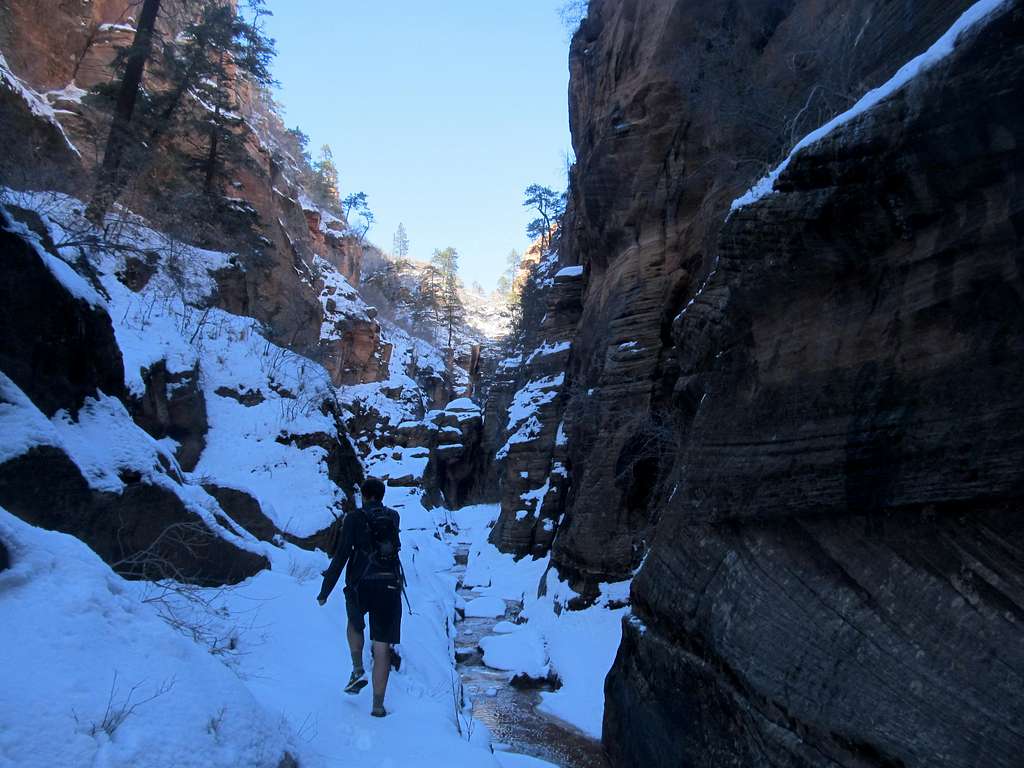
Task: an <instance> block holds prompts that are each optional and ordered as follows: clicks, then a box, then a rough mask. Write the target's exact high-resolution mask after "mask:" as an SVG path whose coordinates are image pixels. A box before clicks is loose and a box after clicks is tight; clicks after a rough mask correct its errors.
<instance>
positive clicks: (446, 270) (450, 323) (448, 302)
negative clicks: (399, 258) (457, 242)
mask: <svg viewBox="0 0 1024 768" xmlns="http://www.w3.org/2000/svg"><path fill="white" fill-rule="evenodd" d="M430 262H431V265H432V266H433V267H434V268H435V269H436V270H437V273H438V275H439V276H440V278H441V285H440V295H439V297H438V298H439V300H438V308H439V311H440V318H439V320H440V325H441V327H442V328H444V329H445V331H447V336H448V344H447V348H448V350H449V352H450V353H451V352H454V348H455V346H454V340H455V331H456V329H457V328H458V327H459V326H460V325H461V324H462V323H463V321H464V320H465V315H466V310H465V307H463V305H462V299H461V298H460V296H459V254H458V252H457V251H456V250H455V249H454V248H452V247H451V246H449V247H447V248H445V249H444V250H437V251H434V255H433V256H432V257H431V259H430Z"/></svg>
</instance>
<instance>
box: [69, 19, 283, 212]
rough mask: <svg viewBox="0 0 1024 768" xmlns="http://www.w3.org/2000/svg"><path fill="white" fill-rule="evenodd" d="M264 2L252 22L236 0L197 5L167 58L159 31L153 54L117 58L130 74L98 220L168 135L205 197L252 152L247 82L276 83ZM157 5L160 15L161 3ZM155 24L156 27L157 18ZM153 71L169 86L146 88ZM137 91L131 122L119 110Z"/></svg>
mask: <svg viewBox="0 0 1024 768" xmlns="http://www.w3.org/2000/svg"><path fill="white" fill-rule="evenodd" d="M263 2H264V0H248V3H247V9H248V12H249V13H250V14H251V17H250V18H249V19H247V18H245V17H243V16H242V15H240V14H239V13H238V12H237V11H236V10H235V7H234V4H233V3H232V2H230V1H229V0H193V2H192V3H191V4H190V6H189V8H190V10H193V11H194V13H193V15H192V18H193V20H192V22H191V23H189V24H186V25H184V27H183V28H182V29H181V31H180V32H179V34H178V35H177V36H176V37H175V39H174V40H173V41H169V42H168V41H164V42H163V44H162V45H161V46H158V51H159V55H156V56H152V55H151V53H152V48H153V45H152V43H153V40H154V39H155V37H156V32H155V31H154V30H153V29H150V40H149V44H148V45H149V47H148V49H146V50H145V55H143V53H142V51H141V49H140V46H139V45H138V44H137V43H133V45H132V47H131V48H129V49H128V51H127V53H125V54H119V55H118V56H117V57H115V59H114V62H113V66H114V68H115V70H117V71H121V70H122V69H123V72H124V74H123V76H122V78H121V84H120V86H119V88H118V94H117V102H118V104H117V105H115V108H114V113H115V119H114V124H113V125H112V127H111V135H110V137H109V139H108V142H107V151H106V153H105V155H104V160H103V164H102V166H101V167H100V169H99V171H98V173H97V182H96V190H95V192H94V195H93V199H92V201H90V206H89V208H90V210H89V215H90V217H91V218H92V219H93V220H96V221H98V220H100V219H102V217H103V215H104V214H105V213H106V211H107V210H108V209H109V207H110V206H111V205H112V204H113V203H114V201H115V200H116V199H117V197H118V196H119V195H120V194H121V192H122V191H123V190H124V188H125V186H126V185H127V184H128V181H129V180H130V178H131V177H132V176H133V175H135V174H137V173H139V172H140V170H141V169H142V167H143V166H144V165H145V160H146V158H147V156H148V155H149V153H150V152H151V150H152V148H153V147H155V146H157V144H158V142H160V141H161V140H162V139H163V137H164V136H165V135H167V134H175V135H176V136H177V138H176V140H175V146H176V147H179V148H181V147H185V149H184V150H183V152H184V155H185V159H186V169H185V170H186V171H187V172H188V173H189V174H190V175H196V174H198V176H199V179H200V181H201V186H202V188H203V189H204V190H205V191H208V192H210V191H213V189H214V187H215V181H216V180H217V177H218V175H219V173H220V171H221V170H222V168H223V165H224V161H225V159H226V158H227V157H229V156H232V155H240V154H241V153H242V152H243V150H244V144H243V138H242V136H241V135H240V134H241V133H242V132H241V131H240V128H241V127H242V118H241V117H240V116H239V115H238V114H237V110H238V109H239V107H240V104H239V101H240V99H239V96H240V90H241V88H242V86H243V84H244V83H245V82H249V83H253V84H255V85H256V86H257V87H266V86H269V85H271V84H272V83H273V78H272V77H271V75H270V69H269V68H270V62H271V60H272V58H273V56H274V43H273V41H272V40H270V39H269V38H267V37H266V36H264V35H263V33H262V31H261V28H260V25H261V19H262V17H263V16H265V15H267V14H268V12H267V11H266V10H265V9H264V5H263ZM150 3H151V0H145V4H144V6H143V15H141V16H140V20H139V27H138V30H137V32H136V41H138V39H139V38H140V36H141V35H142V33H143V31H144V30H145V29H147V28H149V25H150V20H149V19H148V17H147V16H146V14H147V12H148V10H149V8H150ZM155 6H156V7H157V8H158V9H159V7H160V3H159V2H156V3H155ZM154 13H155V12H154ZM152 23H153V24H154V25H155V17H154V18H153V20H152ZM144 47H145V46H142V48H144ZM140 61H141V64H140ZM145 67H150V68H152V69H153V70H154V77H155V78H156V79H158V80H160V81H162V82H164V83H166V84H167V86H168V87H167V88H161V89H159V90H156V91H153V92H147V91H145V90H143V89H142V88H141V76H142V68H145ZM136 78H138V81H136ZM133 87H134V94H135V100H134V102H133V109H132V110H131V111H130V116H129V118H128V119H124V117H119V115H121V114H122V110H121V107H120V106H119V105H120V102H121V100H122V97H123V96H124V94H125V93H126V91H127V92H131V91H132V89H133ZM96 93H97V95H99V96H101V97H102V96H105V95H109V89H108V88H104V87H103V86H98V87H97V89H96ZM124 97H125V98H126V99H127V96H124ZM129 150H131V151H130V152H129ZM108 158H109V159H108Z"/></svg>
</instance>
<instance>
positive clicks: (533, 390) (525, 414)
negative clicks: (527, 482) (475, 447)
mask: <svg viewBox="0 0 1024 768" xmlns="http://www.w3.org/2000/svg"><path fill="white" fill-rule="evenodd" d="M564 383H565V374H564V373H559V374H557V375H555V376H545V377H544V378H541V379H534V380H533V381H530V382H528V383H527V384H526V385H525V386H524V387H522V388H521V389H520V390H519V391H517V392H516V393H515V395H514V396H513V398H512V404H511V405H510V406H509V410H508V426H507V430H508V435H509V436H508V439H507V440H506V441H505V444H504V445H503V446H502V447H501V448H499V449H498V452H497V453H496V454H495V458H496V459H498V460H499V461H500V460H501V459H504V458H505V457H506V456H508V452H509V450H510V449H511V447H512V446H513V445H516V444H519V443H528V442H530V441H531V440H536V439H537V438H538V437H539V436H540V432H541V424H540V420H539V419H538V417H537V414H538V412H539V411H540V409H541V407H543V406H545V405H548V404H549V403H551V402H553V401H554V400H555V398H557V397H558V394H559V391H560V389H561V386H562V384H564Z"/></svg>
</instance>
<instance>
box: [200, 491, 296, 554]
mask: <svg viewBox="0 0 1024 768" xmlns="http://www.w3.org/2000/svg"><path fill="white" fill-rule="evenodd" d="M203 488H204V489H205V490H206V492H207V493H208V494H210V495H211V496H213V498H215V499H216V500H217V503H218V504H220V508H221V509H223V510H224V511H225V512H226V513H227V514H228V516H229V517H230V518H231V519H232V520H233V521H234V522H235V523H236V524H238V525H240V526H242V527H243V528H245V530H247V531H248V532H249V533H251V534H252V535H253V536H255V537H256V538H257V539H259V540H260V541H267V542H273V541H274V538H275V537H276V536H278V535H280V533H281V532H280V531H279V530H278V528H277V526H276V525H274V522H273V521H272V520H271V519H270V518H269V517H267V516H266V515H265V514H264V513H263V507H261V506H260V503H259V502H258V501H257V500H256V499H255V498H253V496H252V495H251V494H249V493H247V492H246V491H242V490H239V489H238V488H228V487H227V486H223V485H216V484H214V483H204V484H203Z"/></svg>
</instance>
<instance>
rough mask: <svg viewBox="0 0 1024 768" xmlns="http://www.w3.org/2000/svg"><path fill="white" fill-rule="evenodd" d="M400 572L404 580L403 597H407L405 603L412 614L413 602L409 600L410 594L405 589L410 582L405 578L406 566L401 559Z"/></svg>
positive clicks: (402, 582) (399, 562)
mask: <svg viewBox="0 0 1024 768" xmlns="http://www.w3.org/2000/svg"><path fill="white" fill-rule="evenodd" d="M398 572H399V575H400V576H401V577H402V581H401V582H400V583H401V585H402V597H404V598H405V605H406V607H407V608H408V609H409V615H410V616H412V603H410V602H409V595H408V594H406V591H405V585H406V584H407V583H408V580H407V579H406V578H405V566H404V565H402V561H401V560H399V561H398Z"/></svg>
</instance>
